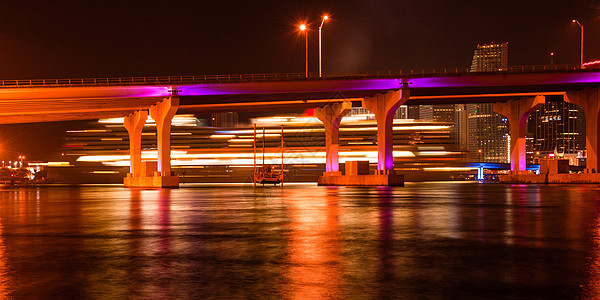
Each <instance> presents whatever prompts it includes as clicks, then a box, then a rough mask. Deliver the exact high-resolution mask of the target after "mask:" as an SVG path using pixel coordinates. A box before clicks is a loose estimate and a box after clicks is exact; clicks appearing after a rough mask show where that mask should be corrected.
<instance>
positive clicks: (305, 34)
mask: <svg viewBox="0 0 600 300" xmlns="http://www.w3.org/2000/svg"><path fill="white" fill-rule="evenodd" d="M307 29H308V28H306V24H301V25H300V31H302V32H303V33H304V43H305V44H306V78H308V30H307Z"/></svg>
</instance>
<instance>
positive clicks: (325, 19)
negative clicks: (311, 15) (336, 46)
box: [319, 15, 329, 78]
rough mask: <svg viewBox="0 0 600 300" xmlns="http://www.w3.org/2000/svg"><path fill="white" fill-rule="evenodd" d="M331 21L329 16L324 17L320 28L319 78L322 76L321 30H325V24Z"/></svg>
mask: <svg viewBox="0 0 600 300" xmlns="http://www.w3.org/2000/svg"><path fill="white" fill-rule="evenodd" d="M328 19H329V16H328V15H325V16H323V19H322V20H321V26H319V78H320V77H321V76H322V73H321V29H322V28H323V24H324V23H325V21H327V20H328Z"/></svg>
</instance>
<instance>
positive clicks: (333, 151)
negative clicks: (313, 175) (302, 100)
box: [315, 101, 352, 172]
mask: <svg viewBox="0 0 600 300" xmlns="http://www.w3.org/2000/svg"><path fill="white" fill-rule="evenodd" d="M351 109H352V102H351V101H344V102H342V103H334V104H329V105H326V106H324V107H319V108H316V109H315V117H317V118H318V119H319V120H321V122H323V126H325V153H326V163H325V172H339V170H340V164H339V158H338V151H339V146H340V145H339V144H340V142H339V131H340V122H341V121H342V118H343V117H344V116H345V115H346V114H348V112H349V111H350V110H351Z"/></svg>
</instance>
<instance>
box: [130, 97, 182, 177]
mask: <svg viewBox="0 0 600 300" xmlns="http://www.w3.org/2000/svg"><path fill="white" fill-rule="evenodd" d="M178 108H179V97H177V96H171V97H169V98H165V99H163V100H162V101H161V102H159V103H157V104H155V105H153V106H151V107H150V110H149V112H150V116H151V117H152V119H154V121H155V122H156V140H157V150H158V161H157V162H143V163H142V162H141V136H142V129H143V127H144V123H145V121H146V119H145V118H142V117H143V116H144V115H145V116H146V117H147V116H148V112H145V111H144V112H142V111H138V112H135V113H133V114H132V115H130V116H128V117H126V118H125V122H124V125H125V127H126V128H127V130H128V131H129V136H130V153H131V172H132V173H129V174H127V177H125V179H124V180H123V183H124V185H125V186H126V187H159V188H176V187H179V177H178V176H173V175H172V174H171V121H172V120H173V117H174V116H175V113H176V112H177V109H178ZM142 119H143V122H142Z"/></svg>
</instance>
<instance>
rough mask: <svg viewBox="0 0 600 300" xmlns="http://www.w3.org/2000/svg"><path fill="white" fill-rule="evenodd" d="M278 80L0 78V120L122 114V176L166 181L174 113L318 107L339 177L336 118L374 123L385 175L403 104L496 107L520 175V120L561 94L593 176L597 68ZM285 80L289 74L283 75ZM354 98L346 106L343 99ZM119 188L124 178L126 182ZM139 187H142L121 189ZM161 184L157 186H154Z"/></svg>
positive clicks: (330, 164)
mask: <svg viewBox="0 0 600 300" xmlns="http://www.w3.org/2000/svg"><path fill="white" fill-rule="evenodd" d="M284 75H285V74H280V75H277V76H266V75H265V76H262V77H261V76H252V77H244V76H242V75H239V76H227V77H223V76H221V77H216V78H207V77H205V78H202V77H192V78H190V77H165V78H161V80H158V79H157V80H146V79H143V80H138V79H137V78H125V79H118V80H114V79H113V80H96V79H79V80H19V81H0V124H9V123H31V122H48V121H64V120H82V119H97V118H106V117H124V116H126V119H125V124H124V125H125V126H126V127H127V129H128V131H129V133H130V141H131V143H132V144H131V175H130V176H128V177H130V178H137V177H157V176H158V177H160V176H163V177H170V174H171V172H170V151H167V150H168V149H170V139H169V136H170V134H169V133H170V120H171V118H172V116H173V115H174V114H175V112H177V111H180V112H195V111H203V112H206V111H245V110H262V111H265V110H277V109H281V108H285V109H291V108H302V107H319V108H318V109H317V112H316V116H317V117H319V119H321V121H323V123H324V125H326V132H327V146H326V148H327V149H326V151H327V165H326V166H327V170H326V171H327V173H328V174H331V175H336V176H337V175H340V172H339V165H338V162H337V144H338V142H337V131H338V129H339V121H340V120H341V117H342V116H343V115H345V114H346V112H347V111H348V110H349V109H350V108H351V107H352V105H354V106H356V105H357V102H360V104H359V105H362V106H363V107H365V108H367V109H369V110H370V111H372V112H373V113H374V114H375V117H376V119H377V120H378V154H379V164H378V172H379V173H380V174H390V173H391V172H393V158H392V147H393V145H392V143H391V119H390V115H393V113H394V112H395V110H396V109H397V108H398V107H399V106H400V105H403V104H451V103H452V104H455V103H482V102H492V103H496V104H495V106H494V110H495V111H496V112H498V113H501V114H503V115H505V116H506V117H507V118H508V119H509V122H510V127H511V170H512V171H514V172H515V173H516V174H517V173H519V172H521V171H524V170H525V169H526V166H525V160H524V157H525V156H524V153H525V152H524V151H525V123H524V122H526V119H527V118H526V117H527V115H528V114H529V113H530V112H531V111H533V110H534V109H535V108H537V107H538V106H539V105H541V104H542V103H544V101H545V97H546V96H562V97H564V99H565V100H566V101H570V102H573V103H575V104H578V105H580V106H582V107H583V109H584V111H585V112H586V117H587V118H586V119H587V126H586V134H587V145H586V146H587V150H588V169H589V171H590V172H594V173H595V172H597V171H598V157H597V154H598V150H599V149H600V144H599V142H600V139H599V138H598V128H597V127H598V126H597V124H598V116H599V110H600V104H598V94H599V93H598V89H599V86H600V71H598V70H562V71H541V72H494V73H456V74H430V75H424V74H419V75H408V74H396V75H395V74H386V75H383V76H381V75H353V76H336V77H325V78H299V76H289V75H286V76H284ZM290 77H291V78H290ZM352 102H354V103H352ZM148 114H150V115H151V116H152V117H153V119H155V120H156V121H157V129H158V130H159V131H160V132H159V133H158V134H157V139H158V145H159V147H158V148H159V149H158V152H159V160H158V167H157V168H158V171H157V173H156V174H149V173H148V172H146V173H145V174H142V173H144V172H145V171H144V170H142V169H141V168H142V166H141V159H140V153H139V152H140V151H141V146H140V145H137V144H138V143H139V141H138V140H139V138H140V136H141V130H142V128H143V124H145V121H146V119H147V116H148ZM126 184H127V179H126ZM128 185H132V186H135V185H143V186H147V185H148V184H146V183H131V182H130V183H129V184H128ZM168 185H169V184H168V183H167V184H163V183H161V184H160V186H168Z"/></svg>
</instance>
